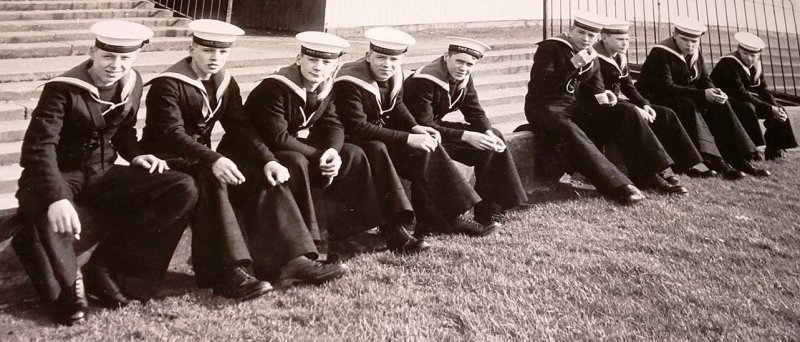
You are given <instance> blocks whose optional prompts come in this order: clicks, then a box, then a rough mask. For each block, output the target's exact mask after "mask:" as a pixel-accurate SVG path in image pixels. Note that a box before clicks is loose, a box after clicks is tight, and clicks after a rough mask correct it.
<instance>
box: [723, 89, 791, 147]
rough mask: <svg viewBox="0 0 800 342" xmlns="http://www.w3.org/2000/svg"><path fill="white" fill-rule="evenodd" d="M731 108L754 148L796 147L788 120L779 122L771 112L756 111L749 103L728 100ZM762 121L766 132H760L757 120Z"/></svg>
mask: <svg viewBox="0 0 800 342" xmlns="http://www.w3.org/2000/svg"><path fill="white" fill-rule="evenodd" d="M729 101H730V103H731V107H733V110H734V112H736V117H738V118H739V122H741V123H742V126H743V127H744V129H745V131H747V135H748V136H749V137H750V140H752V141H753V144H755V145H756V146H762V145H765V144H766V145H767V148H770V149H787V148H794V147H797V141H796V140H795V137H794V132H793V131H792V124H791V123H790V122H789V119H786V121H784V122H780V121H778V120H777V119H775V118H774V117H773V116H772V111H770V110H763V111H758V110H756V106H755V105H753V104H752V103H751V102H749V101H737V100H729ZM759 119H763V120H764V128H766V132H764V133H762V132H761V125H759V123H758V120H759Z"/></svg>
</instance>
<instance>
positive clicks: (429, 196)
mask: <svg viewBox="0 0 800 342" xmlns="http://www.w3.org/2000/svg"><path fill="white" fill-rule="evenodd" d="M355 144H357V145H358V146H360V147H361V148H362V149H363V150H364V153H366V155H367V159H369V162H370V165H372V171H373V173H374V172H375V171H376V170H375V168H376V165H381V166H380V168H381V171H382V172H384V173H385V174H384V175H383V177H384V179H385V180H389V182H386V184H385V186H384V187H383V188H382V189H381V188H379V190H380V191H381V192H379V195H380V194H383V196H384V200H385V201H387V203H386V204H385V206H386V205H391V206H393V208H392V209H391V210H394V211H397V210H398V209H400V208H401V207H398V205H403V206H405V205H406V203H407V200H404V199H403V198H404V197H405V193H404V192H403V187H402V184H401V183H400V181H399V178H395V177H397V176H398V175H399V176H400V177H403V178H405V179H408V180H409V181H411V201H412V206H413V208H414V213H415V214H416V217H417V221H418V222H422V223H426V224H431V225H439V224H441V223H442V222H443V221H446V220H450V219H453V218H455V217H456V216H458V215H460V214H462V213H464V212H466V211H467V210H470V209H471V208H472V207H474V206H475V204H477V203H478V202H480V201H481V199H480V197H479V196H478V194H477V193H476V192H475V191H474V190H473V189H472V187H470V185H469V184H468V183H467V181H466V180H464V177H462V176H461V173H460V172H459V171H458V169H457V168H456V166H455V164H454V163H453V161H452V160H451V159H450V156H449V155H448V154H447V151H445V149H444V148H441V147H439V148H437V149H436V150H434V151H433V152H424V151H422V150H415V149H411V148H409V147H407V146H394V145H391V146H390V145H386V144H384V143H383V142H380V141H376V140H367V141H356V142H355ZM395 170H396V173H395ZM392 178H393V179H392ZM406 210H407V209H406Z"/></svg>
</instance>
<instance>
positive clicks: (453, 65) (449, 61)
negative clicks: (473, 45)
mask: <svg viewBox="0 0 800 342" xmlns="http://www.w3.org/2000/svg"><path fill="white" fill-rule="evenodd" d="M444 62H445V64H446V65H447V73H449V74H450V77H451V78H452V79H454V80H456V81H462V80H464V79H466V78H467V77H469V75H470V74H471V73H472V69H473V68H475V64H476V63H477V62H478V59H477V58H475V56H473V55H470V54H468V53H463V52H462V53H453V52H448V53H447V54H445V55H444Z"/></svg>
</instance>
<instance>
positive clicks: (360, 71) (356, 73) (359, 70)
mask: <svg viewBox="0 0 800 342" xmlns="http://www.w3.org/2000/svg"><path fill="white" fill-rule="evenodd" d="M392 79H393V83H394V84H393V87H392V91H391V93H390V94H389V98H390V99H391V101H392V105H391V107H390V108H389V109H386V110H383V109H381V112H382V113H385V112H387V111H390V110H392V108H394V104H395V103H396V102H397V95H398V94H400V89H402V87H403V69H402V68H400V67H398V68H397V72H395V74H394V76H393V77H392ZM341 81H347V82H351V83H353V84H355V85H357V86H359V87H361V88H364V89H365V90H367V91H369V92H370V93H372V95H375V100H376V101H377V102H378V107H379V108H383V105H382V104H381V91H380V88H378V82H377V81H375V78H374V77H373V76H372V71H370V69H369V64H368V63H367V59H366V58H364V57H362V58H360V59H357V60H355V61H352V62H348V63H345V64H344V65H342V68H341V69H340V70H339V73H338V74H337V76H336V77H335V78H334V82H341Z"/></svg>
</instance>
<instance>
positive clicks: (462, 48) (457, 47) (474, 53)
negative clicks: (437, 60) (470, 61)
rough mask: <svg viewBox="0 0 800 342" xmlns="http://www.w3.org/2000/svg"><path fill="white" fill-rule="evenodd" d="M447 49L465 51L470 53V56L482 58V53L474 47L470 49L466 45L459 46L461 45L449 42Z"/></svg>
mask: <svg viewBox="0 0 800 342" xmlns="http://www.w3.org/2000/svg"><path fill="white" fill-rule="evenodd" d="M447 51H452V52H461V53H466V54H468V55H472V57H475V58H477V59H481V58H483V54H482V53H481V52H480V51H478V50H475V49H470V48H468V47H466V46H461V45H453V44H450V46H449V47H448V48H447Z"/></svg>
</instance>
